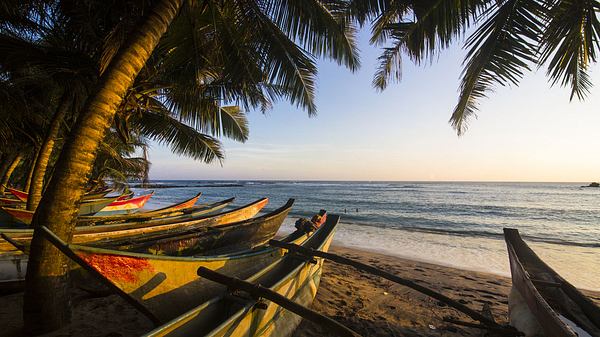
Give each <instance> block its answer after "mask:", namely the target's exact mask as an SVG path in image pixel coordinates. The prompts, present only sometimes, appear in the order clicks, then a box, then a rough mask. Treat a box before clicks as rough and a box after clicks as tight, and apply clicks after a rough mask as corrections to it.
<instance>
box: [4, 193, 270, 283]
mask: <svg viewBox="0 0 600 337" xmlns="http://www.w3.org/2000/svg"><path fill="white" fill-rule="evenodd" d="M232 200H233V198H231V199H228V200H225V201H221V202H220V203H218V204H219V205H218V207H221V208H223V207H225V206H226V205H228V204H229V203H231V201H232ZM268 201H269V199H267V198H262V199H259V200H257V201H255V202H253V203H250V204H248V205H245V206H242V207H239V208H236V209H233V210H230V211H227V212H222V213H218V214H208V215H202V216H200V217H197V218H195V219H193V220H189V221H183V222H169V221H166V220H165V219H158V220H160V221H158V223H160V224H153V225H151V226H148V225H144V224H143V223H141V224H140V223H132V224H128V223H124V224H117V225H102V226H83V227H76V228H75V234H74V235H73V240H72V241H73V242H74V243H88V244H89V243H90V242H95V243H97V244H99V245H103V244H109V243H110V241H111V240H116V239H117V238H125V237H129V238H135V237H141V236H143V235H150V233H157V232H161V233H166V232H168V231H173V230H177V229H183V228H187V229H189V230H191V229H201V228H202V227H209V226H218V225H220V224H226V223H230V222H238V221H242V220H245V219H248V218H251V217H253V216H254V215H256V214H257V213H258V212H260V210H261V209H262V208H263V207H264V206H265V205H266V204H267V203H268ZM165 221H166V222H165ZM115 228H116V229H115ZM99 229H108V231H100V232H98V231H97V230H99ZM112 229H115V230H112ZM19 232H21V233H22V232H23V231H22V230H21V231H19V230H10V231H4V234H6V235H7V236H9V237H11V238H12V239H13V240H14V241H16V242H17V243H18V244H21V245H24V246H27V245H28V244H29V241H30V240H31V235H32V233H31V231H30V232H29V233H28V235H21V236H19V235H18V233H19ZM26 269H27V255H25V254H23V253H22V252H21V251H19V250H18V249H16V248H15V247H14V246H13V245H12V244H10V243H8V242H6V241H5V240H1V241H0V290H1V289H2V288H4V285H3V283H4V284H7V285H12V284H14V283H15V282H22V280H23V279H24V277H25V271H26Z"/></svg>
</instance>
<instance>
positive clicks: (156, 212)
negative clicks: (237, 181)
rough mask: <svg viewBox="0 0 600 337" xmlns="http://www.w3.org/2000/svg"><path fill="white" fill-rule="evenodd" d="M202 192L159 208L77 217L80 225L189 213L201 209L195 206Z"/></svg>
mask: <svg viewBox="0 0 600 337" xmlns="http://www.w3.org/2000/svg"><path fill="white" fill-rule="evenodd" d="M201 195H202V193H198V194H196V195H195V196H194V197H192V198H189V199H187V200H184V201H182V202H179V203H176V204H173V205H170V206H165V207H162V208H158V209H153V210H148V211H144V212H138V213H131V214H115V215H98V214H95V215H91V216H80V217H78V218H77V223H78V225H83V224H107V223H117V222H125V221H131V220H149V219H151V218H158V217H167V216H174V215H181V214H186V213H187V214H189V213H192V212H194V210H198V209H200V208H201V207H202V206H200V207H197V208H194V207H193V206H194V205H195V204H196V202H197V201H198V199H199V198H200V196H201Z"/></svg>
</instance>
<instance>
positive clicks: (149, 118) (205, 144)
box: [132, 110, 224, 163]
mask: <svg viewBox="0 0 600 337" xmlns="http://www.w3.org/2000/svg"><path fill="white" fill-rule="evenodd" d="M132 124H133V125H134V126H135V128H136V129H137V130H140V134H141V135H143V136H145V137H147V138H148V139H152V140H154V141H156V142H158V143H160V144H166V145H169V146H170V147H171V150H172V151H173V152H174V153H177V154H180V155H185V156H188V157H191V158H194V159H196V160H202V161H204V162H206V163H210V162H212V161H214V160H215V159H218V160H219V161H222V160H223V158H224V155H223V152H222V150H221V143H220V142H219V141H218V140H217V139H216V138H213V137H211V136H208V135H205V134H203V133H200V132H198V131H197V130H196V129H194V128H193V127H191V126H188V125H186V124H184V123H182V122H180V121H178V120H177V119H175V118H173V117H171V116H170V115H169V114H168V113H166V112H163V111H155V110H144V111H143V113H142V114H141V115H140V116H139V118H133V119H132Z"/></svg>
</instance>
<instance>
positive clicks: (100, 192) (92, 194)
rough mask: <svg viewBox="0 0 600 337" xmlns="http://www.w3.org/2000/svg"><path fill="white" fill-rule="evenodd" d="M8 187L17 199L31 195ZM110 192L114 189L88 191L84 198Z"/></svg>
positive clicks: (94, 197)
mask: <svg viewBox="0 0 600 337" xmlns="http://www.w3.org/2000/svg"><path fill="white" fill-rule="evenodd" d="M6 189H7V190H8V191H9V192H10V193H11V194H12V195H14V196H15V197H17V199H19V200H21V201H22V202H27V197H29V193H27V192H25V191H21V190H18V189H16V188H12V187H7V188H6ZM110 192H112V189H102V190H98V191H93V192H90V193H86V194H85V195H84V196H83V200H94V199H100V198H102V197H104V196H105V195H107V194H108V193H110Z"/></svg>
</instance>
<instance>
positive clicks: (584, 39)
mask: <svg viewBox="0 0 600 337" xmlns="http://www.w3.org/2000/svg"><path fill="white" fill-rule="evenodd" d="M599 12H600V3H599V2H598V1H594V0H557V1H553V4H552V6H550V9H549V10H548V20H547V24H546V25H545V26H546V27H545V31H544V35H543V38H542V39H541V50H542V52H541V58H540V62H539V63H540V65H541V64H545V63H546V62H548V60H550V61H549V63H548V71H547V75H548V77H549V78H550V79H551V81H552V84H553V85H554V84H557V83H560V85H561V86H570V87H571V96H570V99H571V100H572V99H573V97H574V96H577V98H578V99H583V98H585V96H586V95H587V94H588V93H589V91H590V88H591V87H592V82H591V80H590V77H589V75H588V73H587V71H588V67H589V64H590V63H591V62H595V61H596V55H597V53H598V49H599V46H600V45H599V43H600V42H599V41H600V21H599V20H598V13H599Z"/></svg>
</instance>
